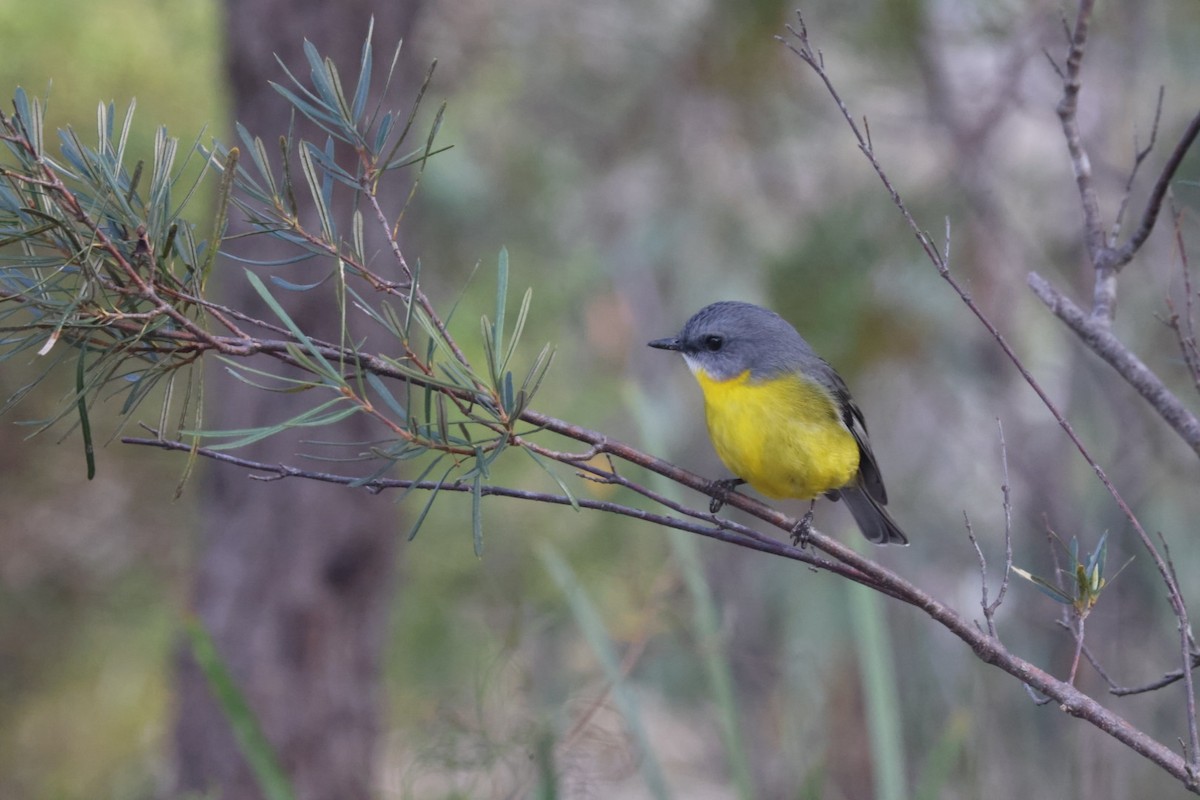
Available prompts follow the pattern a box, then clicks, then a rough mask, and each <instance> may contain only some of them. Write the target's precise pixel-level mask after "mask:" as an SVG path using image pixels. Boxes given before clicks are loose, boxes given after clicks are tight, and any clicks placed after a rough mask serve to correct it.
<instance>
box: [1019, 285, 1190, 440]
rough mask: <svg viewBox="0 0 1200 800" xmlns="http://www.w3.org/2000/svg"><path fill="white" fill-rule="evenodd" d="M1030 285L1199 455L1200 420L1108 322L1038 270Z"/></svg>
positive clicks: (1039, 297)
mask: <svg viewBox="0 0 1200 800" xmlns="http://www.w3.org/2000/svg"><path fill="white" fill-rule="evenodd" d="M1028 282H1029V288H1031V289H1032V290H1033V293H1034V294H1036V295H1037V296H1038V299H1039V300H1041V301H1042V302H1043V303H1045V304H1046V307H1047V308H1048V309H1050V311H1051V312H1052V313H1053V314H1054V315H1055V316H1056V317H1058V318H1059V319H1060V320H1062V321H1063V322H1064V323H1065V324H1066V326H1067V327H1068V328H1070V329H1071V330H1072V331H1074V332H1075V333H1076V335H1078V336H1079V338H1080V339H1081V340H1083V343H1084V344H1085V345H1087V347H1088V349H1089V350H1091V351H1092V352H1094V353H1095V354H1096V355H1098V356H1100V357H1101V358H1103V359H1104V360H1105V361H1107V362H1108V364H1109V365H1110V366H1111V367H1112V368H1113V369H1115V370H1116V371H1117V373H1118V374H1120V376H1121V377H1122V378H1124V379H1125V380H1126V381H1127V382H1128V383H1129V385H1130V386H1132V387H1133V388H1134V389H1136V390H1137V391H1138V394H1140V395H1141V396H1142V397H1143V398H1144V399H1145V400H1146V402H1147V403H1149V404H1150V406H1151V407H1152V408H1153V409H1154V410H1155V411H1156V412H1158V415H1159V416H1161V417H1162V418H1163V419H1164V420H1165V421H1166V422H1167V424H1168V425H1170V426H1171V427H1172V428H1173V429H1174V430H1175V432H1176V433H1178V434H1179V436H1180V437H1181V438H1182V439H1183V440H1184V442H1186V443H1187V445H1188V447H1190V448H1192V450H1193V451H1194V452H1195V453H1196V455H1198V456H1200V419H1197V418H1196V415H1195V414H1193V413H1192V412H1191V411H1190V410H1188V408H1187V406H1185V405H1184V404H1183V403H1182V402H1181V401H1180V400H1179V398H1178V397H1177V396H1176V395H1175V394H1174V393H1173V392H1172V391H1171V390H1170V389H1168V388H1167V386H1166V384H1164V383H1163V382H1162V380H1161V379H1160V378H1159V377H1158V376H1157V375H1156V374H1154V372H1153V371H1152V370H1151V369H1150V368H1149V367H1147V366H1146V364H1145V363H1144V362H1143V361H1142V360H1141V359H1140V358H1138V357H1137V355H1135V354H1134V353H1133V351H1131V350H1130V349H1129V348H1128V347H1126V346H1125V345H1124V344H1122V343H1121V340H1119V339H1118V338H1117V337H1116V336H1115V335H1113V332H1112V330H1111V329H1110V328H1109V326H1108V325H1106V324H1104V323H1102V322H1101V321H1099V320H1097V319H1096V318H1095V317H1094V316H1092V315H1089V314H1087V313H1085V312H1084V310H1083V309H1081V308H1080V307H1079V306H1077V305H1075V303H1073V302H1072V301H1071V299H1070V298H1069V297H1067V296H1066V295H1064V294H1063V293H1062V292H1060V291H1058V290H1057V289H1055V288H1054V287H1053V286H1052V285H1051V284H1050V282H1049V281H1047V280H1046V279H1045V278H1043V277H1042V276H1041V275H1038V274H1037V273H1036V272H1031V273H1029V278H1028Z"/></svg>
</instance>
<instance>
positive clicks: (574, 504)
mask: <svg viewBox="0 0 1200 800" xmlns="http://www.w3.org/2000/svg"><path fill="white" fill-rule="evenodd" d="M519 449H520V451H521V452H522V453H524V454H525V455H527V456H529V457H530V458H532V459H533V463H535V464H537V465H538V466H539V467H541V468H542V471H543V472H545V473H546V474H547V475H549V476H550V479H551V480H553V481H554V482H555V483H556V484H558V488H559V489H560V490H561V491H562V493H563V495H564V496H565V497H566V498H567V501H568V502H569V503H570V504H571V508H573V509H575V510H576V511H579V510H580V508H579V501H578V500H577V499H576V498H575V493H574V492H572V491H571V490H570V489H569V488H567V484H565V483H563V479H562V478H560V477H558V473H556V472H555V471H554V470H552V469H551V468H550V465H549V464H547V463H546V462H545V461H543V460H542V457H541V456H539V455H538V454H537V453H535V452H533V451H532V450H530V449H528V448H526V447H522V448H519Z"/></svg>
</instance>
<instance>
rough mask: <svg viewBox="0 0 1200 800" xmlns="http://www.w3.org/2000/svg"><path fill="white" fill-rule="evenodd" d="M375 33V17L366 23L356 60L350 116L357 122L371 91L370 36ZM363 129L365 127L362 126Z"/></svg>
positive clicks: (360, 118) (360, 117)
mask: <svg viewBox="0 0 1200 800" xmlns="http://www.w3.org/2000/svg"><path fill="white" fill-rule="evenodd" d="M374 34H375V17H374V16H372V17H371V21H370V22H368V23H367V36H366V38H365V39H364V40H363V49H362V57H361V58H360V59H359V60H358V86H357V87H356V88H355V90H354V105H353V107H352V108H351V109H350V112H351V116H352V117H353V119H354V121H355V123H356V124H357V123H358V122H359V121H361V120H362V116H363V112H364V111H365V110H366V107H367V95H368V94H370V92H371V60H372V57H371V38H372V37H373V36H374ZM364 130H365V128H364Z"/></svg>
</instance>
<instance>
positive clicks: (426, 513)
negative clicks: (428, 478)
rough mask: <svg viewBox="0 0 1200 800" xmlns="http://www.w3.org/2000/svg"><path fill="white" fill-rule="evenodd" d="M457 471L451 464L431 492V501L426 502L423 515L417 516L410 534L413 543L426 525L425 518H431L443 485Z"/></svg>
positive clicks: (422, 510) (409, 537) (409, 538)
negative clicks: (430, 513)
mask: <svg viewBox="0 0 1200 800" xmlns="http://www.w3.org/2000/svg"><path fill="white" fill-rule="evenodd" d="M455 469H457V466H456V465H454V464H451V465H450V468H449V469H448V470H446V472H445V473H444V474H443V475H442V477H441V479H440V480H439V481H438V482H437V483H436V484H435V485H434V487H433V488H432V489H430V490H429V499H428V500H427V501H425V507H424V508H422V509H421V513H420V514H419V515H417V521H416V522H414V523H413V526H412V528H411V529H410V530H409V532H408V541H410V542H411V541H412V540H413V539H414V538H415V537H416V535H417V531H419V530H420V529H421V525H423V524H424V523H425V518H426V517H427V516H429V510H430V509H431V508H433V501H434V500H436V499H437V496H438V492H439V491H441V489H442V484H444V483H445V482H446V478H449V477H450V473H451V472H453V471H454V470H455Z"/></svg>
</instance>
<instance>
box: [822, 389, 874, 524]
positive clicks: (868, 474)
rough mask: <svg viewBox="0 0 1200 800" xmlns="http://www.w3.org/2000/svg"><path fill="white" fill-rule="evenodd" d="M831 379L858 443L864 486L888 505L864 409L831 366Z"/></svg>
mask: <svg viewBox="0 0 1200 800" xmlns="http://www.w3.org/2000/svg"><path fill="white" fill-rule="evenodd" d="M829 376H830V381H831V383H832V384H833V387H832V388H833V391H834V394H835V395H836V396H837V400H838V405H839V406H840V407H841V409H842V422H844V423H845V424H846V427H847V428H849V429H850V433H851V434H852V435H853V436H854V441H855V442H857V443H858V476H859V480H860V481H861V483H862V488H863V490H864V491H866V493H867V494H869V495H870V496H871V497H872V499H874V500H875V501H876V502H877V503H879V504H881V505H887V489H885V488H884V487H883V476H882V475H881V474H880V473H879V462H877V461H876V460H875V454H874V453H873V452H871V442H870V441H869V440H868V439H867V421H866V419H864V418H863V413H862V409H860V408H859V407H858V404H857V403H855V402H854V398H852V397H851V396H850V390H849V389H847V388H846V382H845V381H843V380H842V377H841V376H840V375H838V374H837V373H836V372H834V371H833V368H832V367H830V368H829Z"/></svg>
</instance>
